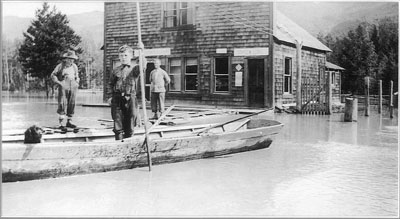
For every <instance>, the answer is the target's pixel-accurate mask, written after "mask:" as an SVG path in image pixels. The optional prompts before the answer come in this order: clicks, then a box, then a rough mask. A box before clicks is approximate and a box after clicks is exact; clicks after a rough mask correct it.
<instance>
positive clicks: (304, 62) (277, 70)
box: [273, 43, 326, 104]
mask: <svg viewBox="0 0 400 219" xmlns="http://www.w3.org/2000/svg"><path fill="white" fill-rule="evenodd" d="M273 53H274V64H273V66H274V76H275V102H278V103H282V104H291V103H295V102H296V94H297V92H296V87H297V86H296V84H297V68H296V66H297V59H296V47H295V46H294V45H288V44H281V43H275V44H274V52H273ZM285 57H289V58H292V88H293V92H292V94H284V93H283V86H284V84H283V83H284V79H283V75H284V66H285ZM325 62H326V54H325V52H321V51H318V50H315V49H311V48H307V47H303V48H302V51H301V68H302V76H303V77H304V76H308V77H313V78H317V77H319V70H320V68H324V67H325Z"/></svg>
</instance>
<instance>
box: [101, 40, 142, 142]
mask: <svg viewBox="0 0 400 219" xmlns="http://www.w3.org/2000/svg"><path fill="white" fill-rule="evenodd" d="M118 56H119V60H120V62H121V65H120V66H118V67H116V68H115V69H113V71H112V72H111V74H110V78H109V82H108V89H107V91H108V95H109V96H111V97H110V98H109V99H108V104H109V105H111V116H112V119H113V120H114V129H113V131H114V133H115V140H122V139H124V138H129V137H131V136H132V135H133V133H134V128H135V126H136V125H137V124H138V121H137V118H138V113H139V107H138V103H137V99H136V93H137V92H136V90H137V87H138V81H139V76H140V69H139V65H137V64H136V62H134V61H133V60H132V59H138V57H134V55H133V49H132V47H130V46H128V45H123V46H121V47H120V48H119V49H118Z"/></svg>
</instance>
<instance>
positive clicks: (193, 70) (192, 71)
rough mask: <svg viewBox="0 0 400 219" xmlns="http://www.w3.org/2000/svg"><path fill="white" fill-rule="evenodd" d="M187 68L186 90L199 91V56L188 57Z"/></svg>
mask: <svg viewBox="0 0 400 219" xmlns="http://www.w3.org/2000/svg"><path fill="white" fill-rule="evenodd" d="M185 70H186V71H185V91H197V72H198V68H197V58H187V59H186V67H185Z"/></svg>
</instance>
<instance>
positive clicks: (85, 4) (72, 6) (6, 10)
mask: <svg viewBox="0 0 400 219" xmlns="http://www.w3.org/2000/svg"><path fill="white" fill-rule="evenodd" d="M43 2H44V1H7V0H4V1H2V16H17V17H27V18H33V17H35V11H36V10H37V9H39V8H42V4H43ZM48 3H49V4H50V9H52V8H53V6H56V9H57V10H58V11H61V12H62V13H63V14H67V15H70V14H80V13H85V12H92V11H101V12H102V11H104V2H103V1H48Z"/></svg>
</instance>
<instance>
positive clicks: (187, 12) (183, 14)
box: [163, 2, 194, 27]
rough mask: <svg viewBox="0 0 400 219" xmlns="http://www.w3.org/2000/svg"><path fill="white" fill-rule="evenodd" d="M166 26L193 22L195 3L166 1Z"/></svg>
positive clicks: (164, 11)
mask: <svg viewBox="0 0 400 219" xmlns="http://www.w3.org/2000/svg"><path fill="white" fill-rule="evenodd" d="M163 13H164V15H163V16H164V24H163V25H164V27H178V26H183V25H188V24H193V23H194V22H193V20H194V19H193V3H190V2H189V3H188V2H166V3H165V5H164V10H163Z"/></svg>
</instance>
